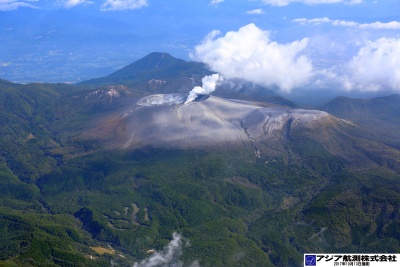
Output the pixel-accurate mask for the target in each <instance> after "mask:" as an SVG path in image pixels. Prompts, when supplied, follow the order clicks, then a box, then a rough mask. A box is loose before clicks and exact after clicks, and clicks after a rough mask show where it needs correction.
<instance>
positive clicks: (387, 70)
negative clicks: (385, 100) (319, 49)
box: [340, 38, 400, 92]
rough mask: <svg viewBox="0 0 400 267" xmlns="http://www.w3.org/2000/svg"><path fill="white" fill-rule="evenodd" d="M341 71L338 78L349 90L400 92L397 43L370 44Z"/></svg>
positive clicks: (385, 40)
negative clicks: (343, 72)
mask: <svg viewBox="0 0 400 267" xmlns="http://www.w3.org/2000/svg"><path fill="white" fill-rule="evenodd" d="M344 67H345V68H344V69H345V70H346V74H344V75H343V76H340V78H341V79H342V82H343V84H344V86H345V88H346V89H348V90H354V89H356V90H361V91H380V90H388V89H391V90H393V91H398V92H400V39H395V38H381V39H378V40H376V41H369V42H367V43H366V44H365V45H364V46H363V47H361V48H360V50H359V51H358V54H357V55H356V56H354V57H353V58H352V59H351V60H350V62H348V63H347V64H346V65H345V66H344Z"/></svg>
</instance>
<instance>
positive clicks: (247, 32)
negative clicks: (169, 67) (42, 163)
mask: <svg viewBox="0 0 400 267" xmlns="http://www.w3.org/2000/svg"><path fill="white" fill-rule="evenodd" d="M399 14H400V1H399V0H387V1H376V0H254V1H247V0H240V1H230V0H212V1H210V0H202V1H196V2H189V1H183V0H176V1H161V0H126V1H122V0H102V1H89V0H55V1H50V0H38V1H23V0H20V1H18V0H17V1H16V0H2V1H0V25H1V28H0V40H1V42H0V47H1V49H0V78H2V79H6V80H11V81H15V82H32V81H38V82H71V83H77V82H80V81H83V80H86V79H90V78H95V77H101V76H106V75H108V74H110V73H112V72H113V71H115V70H117V69H119V68H121V67H124V66H126V65H128V64H130V63H132V62H133V61H135V60H137V59H139V58H141V57H144V56H145V55H147V54H148V53H150V52H154V51H159V52H167V53H170V54H172V55H173V56H175V57H178V58H182V59H185V60H194V61H200V62H204V63H206V64H207V65H208V66H209V67H210V69H212V70H213V71H215V72H218V73H220V74H221V75H223V76H224V77H227V78H234V77H239V78H243V79H245V80H248V81H251V82H254V83H257V84H260V85H262V86H265V87H268V88H273V89H276V90H277V91H279V92H280V93H282V94H284V95H285V94H286V95H288V94H293V95H296V94H303V95H304V94H310V93H314V92H316V93H319V94H321V92H322V93H325V92H327V91H330V92H331V91H336V92H337V93H338V94H339V93H346V92H347V93H349V92H351V93H355V94H358V95H362V94H376V95H379V94H388V93H399V92H400V34H399V33H400V21H398V15H399Z"/></svg>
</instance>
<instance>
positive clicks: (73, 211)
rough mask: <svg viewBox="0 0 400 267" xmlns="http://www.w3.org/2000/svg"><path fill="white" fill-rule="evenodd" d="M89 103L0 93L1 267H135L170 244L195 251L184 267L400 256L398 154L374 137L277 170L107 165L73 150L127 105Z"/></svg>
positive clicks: (303, 149)
mask: <svg viewBox="0 0 400 267" xmlns="http://www.w3.org/2000/svg"><path fill="white" fill-rule="evenodd" d="M92 91H93V89H91V88H85V87H77V86H67V85H46V84H30V85H16V84H12V83H9V82H6V81H1V82H0V126H1V128H0V132H1V134H0V193H1V194H0V203H1V204H0V236H1V238H0V266H110V263H111V262H112V263H113V264H115V265H116V266H132V264H133V263H134V262H135V261H139V260H141V259H143V258H146V257H148V256H149V255H150V254H148V253H147V252H148V251H149V250H150V249H155V250H161V249H162V248H163V247H164V246H165V245H166V244H167V243H168V242H169V240H170V239H171V236H172V233H173V232H179V233H181V234H182V235H183V237H184V238H186V239H188V240H189V241H190V246H184V247H183V255H182V257H181V260H182V261H183V262H184V266H189V265H190V264H191V263H192V262H195V261H198V262H199V264H200V265H201V266H274V265H275V266H290V265H292V266H299V265H301V264H302V258H303V256H302V255H303V253H306V252H363V253H366V252H371V253H372V252H373V253H383V252H388V253H395V252H396V253H400V242H399V241H400V230H399V229H400V213H399V204H400V193H399V192H400V188H399V187H400V183H399V182H400V173H399V168H400V167H399V159H400V156H399V155H400V152H399V150H398V148H397V147H396V145H394V144H395V142H386V145H384V144H381V143H379V137H380V135H379V133H378V132H374V134H375V135H373V136H369V132H367V130H365V129H364V128H363V129H360V128H355V129H358V130H354V131H355V132H354V133H353V134H352V135H351V136H350V135H348V134H346V133H344V132H343V133H342V134H341V135H338V136H336V137H335V138H332V139H331V140H330V142H331V143H332V145H337V144H339V142H342V143H341V146H342V147H340V149H337V150H329V149H327V148H326V147H324V146H322V145H321V144H318V143H315V142H314V141H313V140H312V139H311V138H310V137H309V136H311V135H312V134H313V133H308V134H307V133H301V135H298V136H292V137H291V138H290V139H288V140H286V141H285V143H284V144H283V145H282V147H284V149H285V151H284V153H280V154H277V156H274V157H267V156H265V157H256V155H255V154H254V149H253V148H252V147H251V146H247V145H243V147H239V148H238V147H235V148H233V147H232V148H226V147H224V148H223V149H221V148H219V149H217V148H215V149H211V148H209V149H207V150H205V149H202V150H197V149H185V150H173V149H163V148H157V149H156V148H150V147H148V148H143V149H140V150H135V151H128V150H126V151H121V150H112V151H110V150H104V149H103V148H102V146H101V143H98V142H96V141H95V140H85V139H79V138H76V136H77V133H78V132H80V131H81V130H82V129H84V128H85V127H86V126H85V125H86V123H89V122H91V121H92V120H93V119H95V118H100V117H101V116H102V114H103V113H104V112H106V111H107V110H110V109H116V108H118V107H119V106H120V105H122V104H123V103H122V102H118V101H114V102H110V101H109V100H107V101H104V99H99V98H91V97H90V94H89V92H92ZM134 94H135V93H134ZM136 94H137V95H140V94H141V92H139V91H137V92H136ZM343 131H345V130H343ZM364 131H365V132H364ZM319 134H321V133H319ZM299 136H301V137H299ZM357 137H360V138H359V139H357ZM299 138H300V139H299ZM385 140H387V139H385ZM350 147H353V148H357V150H358V153H359V154H357V155H356V156H354V157H350V156H349V155H350V153H353V152H352V151H353V150H350ZM334 152H335V153H334ZM346 153H347V154H346ZM99 248H101V249H99ZM101 251H106V252H108V253H104V254H101V253H103V252H101Z"/></svg>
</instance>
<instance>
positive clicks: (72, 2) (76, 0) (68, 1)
mask: <svg viewBox="0 0 400 267" xmlns="http://www.w3.org/2000/svg"><path fill="white" fill-rule="evenodd" d="M92 3H93V2H91V1H89V0H65V1H62V2H61V4H62V5H63V6H64V7H66V8H71V7H74V6H77V5H81V4H92Z"/></svg>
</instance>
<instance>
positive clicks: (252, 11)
mask: <svg viewBox="0 0 400 267" xmlns="http://www.w3.org/2000/svg"><path fill="white" fill-rule="evenodd" d="M246 13H247V14H250V15H261V14H264V13H265V12H264V10H262V9H261V8H259V9H253V10H249V11H247V12H246Z"/></svg>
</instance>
